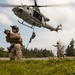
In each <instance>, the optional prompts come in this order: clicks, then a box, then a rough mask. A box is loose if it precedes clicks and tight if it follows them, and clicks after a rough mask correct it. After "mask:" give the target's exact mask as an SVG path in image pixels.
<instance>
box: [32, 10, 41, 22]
mask: <svg viewBox="0 0 75 75" xmlns="http://www.w3.org/2000/svg"><path fill="white" fill-rule="evenodd" d="M33 16H34V17H35V18H37V19H38V20H39V21H41V22H42V16H41V14H40V13H39V12H37V11H35V10H34V11H33Z"/></svg>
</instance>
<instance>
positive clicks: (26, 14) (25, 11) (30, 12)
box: [12, 6, 48, 27]
mask: <svg viewBox="0 0 75 75" xmlns="http://www.w3.org/2000/svg"><path fill="white" fill-rule="evenodd" d="M12 11H13V12H14V14H15V15H16V16H18V17H19V18H21V19H22V20H23V21H25V22H27V23H29V24H31V25H32V26H38V27H44V26H45V24H46V21H47V20H48V19H47V18H46V17H45V16H44V15H43V14H42V13H41V12H40V11H36V10H35V9H33V8H30V7H28V6H24V7H15V8H13V9H12Z"/></svg>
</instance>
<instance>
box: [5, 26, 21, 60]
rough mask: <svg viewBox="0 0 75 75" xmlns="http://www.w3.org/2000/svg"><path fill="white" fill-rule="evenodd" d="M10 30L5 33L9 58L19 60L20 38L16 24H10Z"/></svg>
mask: <svg viewBox="0 0 75 75" xmlns="http://www.w3.org/2000/svg"><path fill="white" fill-rule="evenodd" d="M10 27H11V28H12V32H10V33H9V34H7V36H6V41H7V42H9V43H10V47H8V48H7V49H8V51H9V57H10V60H20V59H21V58H22V38H21V36H20V33H18V32H19V28H18V27H17V26H15V25H14V26H10Z"/></svg>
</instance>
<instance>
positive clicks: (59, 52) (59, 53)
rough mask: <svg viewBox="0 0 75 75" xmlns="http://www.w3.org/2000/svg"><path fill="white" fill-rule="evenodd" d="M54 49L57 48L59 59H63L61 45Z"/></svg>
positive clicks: (58, 44)
mask: <svg viewBox="0 0 75 75" xmlns="http://www.w3.org/2000/svg"><path fill="white" fill-rule="evenodd" d="M53 46H54V47H57V57H61V56H62V53H61V45H60V43H59V42H57V45H53Z"/></svg>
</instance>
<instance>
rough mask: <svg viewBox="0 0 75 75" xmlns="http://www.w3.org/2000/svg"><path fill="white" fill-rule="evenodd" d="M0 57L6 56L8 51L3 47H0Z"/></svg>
mask: <svg viewBox="0 0 75 75" xmlns="http://www.w3.org/2000/svg"><path fill="white" fill-rule="evenodd" d="M0 57H8V52H7V51H5V50H4V48H3V47H1V48H0Z"/></svg>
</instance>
